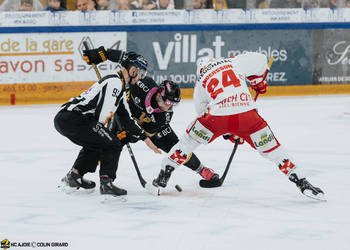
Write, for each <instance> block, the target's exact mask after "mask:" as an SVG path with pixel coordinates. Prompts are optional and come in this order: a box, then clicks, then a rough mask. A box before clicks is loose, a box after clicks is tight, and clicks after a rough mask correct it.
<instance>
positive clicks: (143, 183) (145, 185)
mask: <svg viewBox="0 0 350 250" xmlns="http://www.w3.org/2000/svg"><path fill="white" fill-rule="evenodd" d="M83 45H84V47H85V49H86V50H88V49H89V45H88V43H87V42H86V41H84V42H83ZM91 65H92V67H93V68H94V70H95V73H96V75H97V78H98V79H99V80H100V79H101V74H100V71H99V70H98V68H97V66H96V64H94V63H92V64H91ZM115 120H116V122H117V126H118V129H119V130H123V128H122V125H121V124H120V121H119V119H117V118H115ZM126 147H127V148H128V151H129V155H130V158H131V160H132V163H133V164H134V167H135V170H136V173H137V177H138V179H139V181H140V184H141V186H142V187H143V188H145V189H146V190H147V191H149V192H150V193H151V194H154V195H158V194H159V190H158V188H156V187H154V186H153V185H152V184H148V183H147V181H145V179H144V178H143V177H142V174H141V172H140V169H139V166H138V164H137V162H136V158H135V155H134V153H133V151H132V149H131V147H130V144H129V143H126Z"/></svg>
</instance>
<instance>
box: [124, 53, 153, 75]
mask: <svg viewBox="0 0 350 250" xmlns="http://www.w3.org/2000/svg"><path fill="white" fill-rule="evenodd" d="M120 64H121V65H122V66H123V67H124V68H126V69H127V70H129V69H130V67H131V66H135V67H136V68H139V69H143V70H144V71H146V72H147V66H148V63H147V60H146V59H145V58H144V57H143V56H141V55H139V54H137V53H135V52H133V51H130V52H128V53H126V55H125V56H124V58H123V59H122V60H121V62H120Z"/></svg>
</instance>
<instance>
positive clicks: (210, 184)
mask: <svg viewBox="0 0 350 250" xmlns="http://www.w3.org/2000/svg"><path fill="white" fill-rule="evenodd" d="M238 144H239V140H236V142H235V146H234V147H233V150H232V153H231V155H230V158H229V159H228V162H227V165H226V168H225V171H224V173H223V174H222V176H221V178H220V179H219V180H217V181H210V180H200V181H199V186H201V187H202V188H214V187H220V186H222V184H223V183H224V180H225V178H226V175H227V172H228V170H229V169H230V166H231V162H232V159H233V156H234V155H235V153H236V151H237V147H238Z"/></svg>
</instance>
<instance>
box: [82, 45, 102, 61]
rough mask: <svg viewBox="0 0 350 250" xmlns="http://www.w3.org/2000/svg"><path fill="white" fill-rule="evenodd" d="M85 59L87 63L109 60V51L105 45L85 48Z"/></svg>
mask: <svg viewBox="0 0 350 250" xmlns="http://www.w3.org/2000/svg"><path fill="white" fill-rule="evenodd" d="M83 56H84V60H85V62H86V63H87V64H89V65H91V64H96V65H97V64H99V63H101V62H104V61H107V51H106V50H105V48H104V47H103V46H101V47H99V48H97V49H89V50H83Z"/></svg>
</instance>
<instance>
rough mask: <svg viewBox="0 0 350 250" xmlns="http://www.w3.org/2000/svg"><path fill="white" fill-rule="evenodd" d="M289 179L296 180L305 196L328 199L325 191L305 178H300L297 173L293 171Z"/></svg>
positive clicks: (322, 199)
mask: <svg viewBox="0 0 350 250" xmlns="http://www.w3.org/2000/svg"><path fill="white" fill-rule="evenodd" d="M289 180H290V181H292V182H294V183H295V184H296V185H297V187H298V188H299V189H300V191H301V192H302V193H303V194H304V195H305V196H307V197H309V198H312V199H315V200H321V201H326V199H325V196H324V193H323V191H322V190H321V189H320V188H318V187H314V186H313V185H311V183H310V182H308V181H307V180H306V179H305V178H302V179H299V178H298V176H297V175H296V174H294V173H292V174H291V175H290V176H289Z"/></svg>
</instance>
